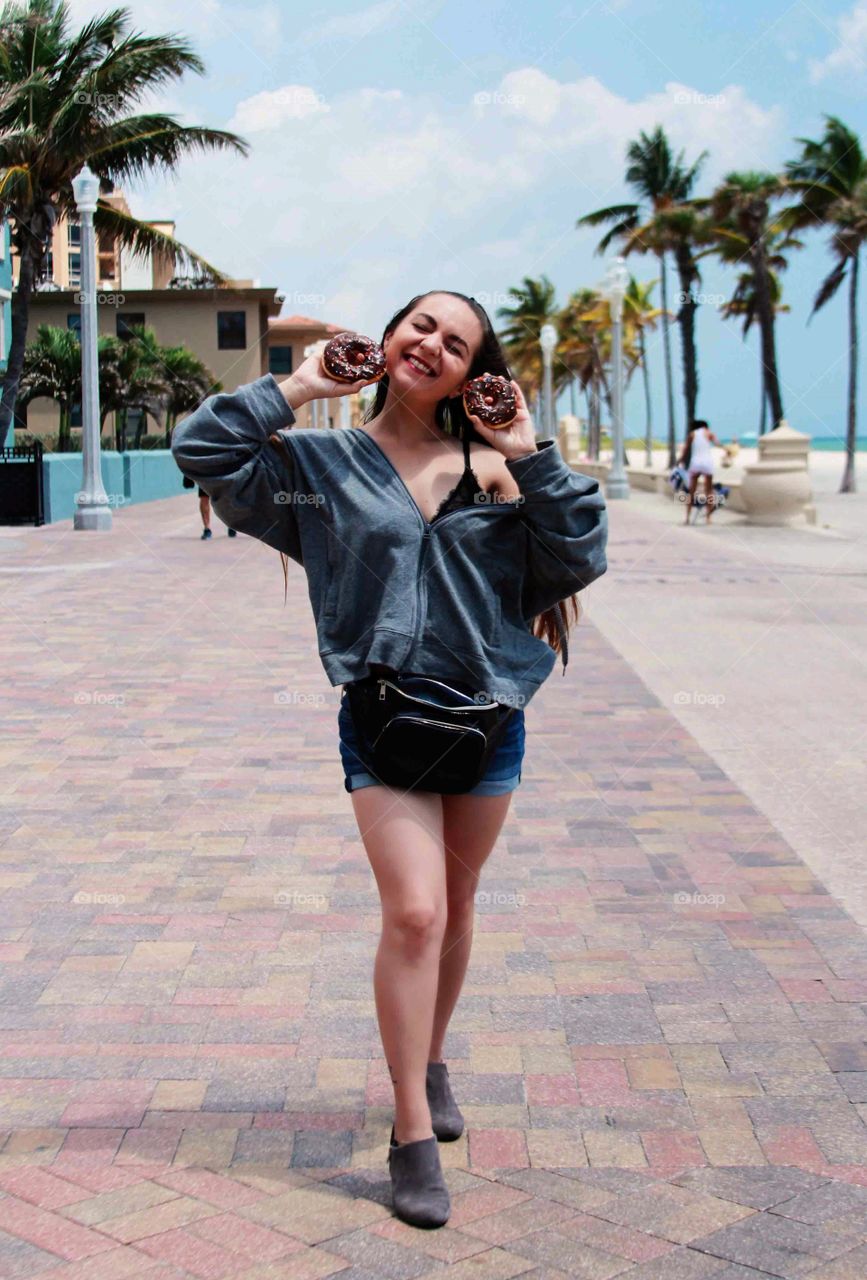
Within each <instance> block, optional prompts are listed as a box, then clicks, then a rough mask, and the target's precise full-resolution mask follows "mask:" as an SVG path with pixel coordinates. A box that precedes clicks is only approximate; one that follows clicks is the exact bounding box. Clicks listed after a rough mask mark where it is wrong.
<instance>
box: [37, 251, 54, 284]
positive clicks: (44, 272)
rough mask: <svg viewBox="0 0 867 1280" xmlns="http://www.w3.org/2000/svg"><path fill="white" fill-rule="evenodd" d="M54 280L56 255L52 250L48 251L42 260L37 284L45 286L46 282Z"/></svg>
mask: <svg viewBox="0 0 867 1280" xmlns="http://www.w3.org/2000/svg"><path fill="white" fill-rule="evenodd" d="M53 279H54V254H53V252H52V251H51V249H47V250H46V252H45V257H44V258H43V259H42V266H41V267H40V268H39V275H38V277H37V283H38V284H43V283H44V282H45V281H46V280H53Z"/></svg>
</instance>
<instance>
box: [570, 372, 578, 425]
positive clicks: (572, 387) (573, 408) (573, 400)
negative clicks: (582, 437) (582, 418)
mask: <svg viewBox="0 0 867 1280" xmlns="http://www.w3.org/2000/svg"><path fill="white" fill-rule="evenodd" d="M569 412H570V413H571V414H572V417H573V418H577V417H578V401H577V399H576V396H575V374H574V373H573V374H572V377H571V378H570V379H569Z"/></svg>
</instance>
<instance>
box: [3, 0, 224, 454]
mask: <svg viewBox="0 0 867 1280" xmlns="http://www.w3.org/2000/svg"><path fill="white" fill-rule="evenodd" d="M68 17H69V14H68V7H67V5H66V3H64V0H23V2H22V0H8V2H7V3H6V5H5V7H4V8H3V10H2V12H0V216H2V217H5V218H6V219H8V221H9V223H10V227H11V238H12V245H13V248H14V250H15V253H16V254H17V256H18V259H19V275H18V285H17V288H16V289H15V291H14V294H13V299H12V342H11V346H10V350H9V358H8V364H7V368H6V373H5V375H4V377H3V383H2V401H0V444H2V443H3V442H5V440H6V436H7V433H8V431H9V427H10V423H11V422H12V417H13V414H14V410H15V401H16V396H17V394H18V386H19V382H20V378H21V371H22V367H23V361H24V349H25V346H26V341H27V321H28V316H29V311H30V298H31V294H32V292H33V289H34V285H35V282H36V281H38V280H39V279H40V276H41V274H42V270H43V263H44V260H45V255H46V252H47V250H48V248H49V245H50V241H51V233H52V228H53V227H54V224H55V222H56V221H57V219H58V217H59V216H60V215H62V214H67V215H71V216H76V206H75V200H74V198H73V194H72V185H71V180H72V178H73V177H74V175H75V174H76V173H77V172H78V171H79V170H80V169H81V168H82V166H83V165H84V164H85V163H87V164H89V165H90V167H91V169H92V170H93V172H94V173H96V174H97V175H98V177H99V178H100V179H101V180H102V182H103V185H104V187H105V189H110V188H113V186H114V184H115V183H122V182H124V181H125V180H128V179H139V178H142V177H144V176H146V175H147V174H148V173H149V171H150V170H151V169H152V168H154V167H161V168H162V169H163V170H164V171H165V172H168V173H172V172H174V171H176V170H177V168H178V164H179V161H180V159H181V158H182V157H183V156H185V155H187V154H188V153H192V152H195V151H203V152H206V151H213V150H217V149H225V150H231V151H233V152H235V153H236V154H239V155H246V154H247V153H248V150H249V147H248V144H247V143H246V142H245V141H244V140H243V139H242V138H239V137H238V136H236V135H235V134H233V133H227V132H225V131H223V130H220V129H206V128H202V127H200V126H197V125H182V124H179V123H178V121H177V120H176V119H175V118H174V117H173V116H170V115H164V114H162V113H157V112H149V113H146V114H138V115H128V114H126V112H127V110H128V109H129V108H130V107H134V106H135V105H136V104H137V103H138V101H139V100H140V99H141V98H142V97H143V96H144V95H145V94H146V93H148V92H149V91H150V90H153V89H157V88H161V87H162V86H163V85H164V84H166V83H168V82H170V81H172V80H176V79H180V77H181V76H182V75H183V73H184V72H185V71H195V72H197V73H198V74H202V73H204V70H205V68H204V63H203V62H202V61H201V59H200V58H199V57H198V56H197V55H196V54H195V53H194V52H193V51H192V48H191V47H190V46H189V45H188V43H187V42H186V41H185V40H183V39H181V38H179V37H177V36H175V35H162V36H144V35H139V34H130V32H129V30H128V28H129V25H130V21H131V11H130V10H128V9H113V10H111V12H109V13H105V14H103V15H102V16H101V17H97V18H93V19H91V20H90V21H89V22H87V23H86V25H85V26H84V27H82V29H81V30H80V31H79V32H77V33H72V32H70V30H69V25H68ZM93 223H94V228H95V231H96V234H97V235H98V236H99V237H100V238H101V239H102V241H103V242H106V241H108V242H111V241H114V242H116V243H119V244H120V245H121V246H122V247H123V248H125V249H127V250H129V251H130V252H132V253H133V254H136V255H139V256H142V257H146V256H150V255H153V254H161V253H162V254H165V255H167V256H168V258H169V259H170V260H171V261H172V262H173V263H174V265H175V266H176V267H179V268H181V269H184V270H187V269H190V268H195V269H196V270H198V271H199V272H200V274H202V275H204V276H205V277H206V278H207V279H209V280H212V281H214V282H215V283H219V282H222V281H223V280H224V279H225V277H224V276H223V275H222V274H221V273H220V272H219V271H218V270H217V268H216V267H214V266H212V265H211V264H210V263H209V262H206V261H205V260H204V259H203V258H200V257H199V256H198V254H196V253H194V252H193V250H192V249H189V248H188V247H187V246H186V245H184V244H182V243H181V242H180V241H178V240H175V239H174V238H173V237H171V236H168V235H166V234H164V233H163V232H161V231H158V230H157V229H156V228H155V227H152V226H150V225H149V224H148V223H146V222H139V220H138V219H137V218H133V217H132V216H131V215H129V214H125V213H123V212H121V211H120V210H119V209H114V208H112V207H111V206H110V205H109V204H107V203H105V202H104V201H103V200H102V199H100V201H99V202H98V205H97V209H96V212H95V213H94V216H93Z"/></svg>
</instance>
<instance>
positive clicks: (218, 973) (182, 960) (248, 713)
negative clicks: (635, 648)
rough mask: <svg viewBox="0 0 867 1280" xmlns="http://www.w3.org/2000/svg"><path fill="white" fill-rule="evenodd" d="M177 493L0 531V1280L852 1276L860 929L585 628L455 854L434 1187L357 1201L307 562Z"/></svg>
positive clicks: (362, 1052) (354, 1066) (859, 1244)
mask: <svg viewBox="0 0 867 1280" xmlns="http://www.w3.org/2000/svg"><path fill="white" fill-rule="evenodd" d="M196 517H197V510H196V503H195V499H194V497H191V496H187V495H184V496H183V497H180V498H176V499H172V500H170V501H168V502H161V503H154V504H150V505H149V506H147V507H139V508H134V509H132V510H130V511H126V512H123V513H121V514H119V515H118V516H117V517H116V524H115V532H114V533H113V535H112V536H110V537H107V536H100V535H96V534H90V535H84V534H77V533H73V532H72V531H71V528H70V525H69V523H66V524H63V525H60V526H52V527H50V528H46V529H43V530H38V531H37V530H27V531H25V532H21V533H15V532H14V531H11V530H4V531H2V536H0V590H2V592H3V594H4V599H5V608H4V610H3V624H2V628H3V653H4V654H5V655H6V668H7V676H8V677H9V679H8V681H7V683H6V686H5V689H4V691H3V727H4V734H3V741H2V747H0V751H2V757H0V758H2V766H3V769H2V777H3V781H2V790H3V806H2V831H0V894H2V906H3V914H2V921H0V959H2V970H0V974H2V979H0V982H2V985H0V993H2V998H0V1028H2V1031H0V1042H2V1053H0V1130H2V1134H0V1276H2V1277H3V1278H4V1280H6V1278H7V1277H9V1278H12V1277H15V1278H18V1277H31V1276H38V1277H39V1278H40V1280H115V1278H117V1280H121V1278H123V1277H137V1276H143V1277H147V1280H170V1278H171V1280H175V1278H178V1280H181V1278H184V1277H202V1280H210V1278H211V1277H213V1278H215V1280H216V1278H217V1277H232V1278H233V1280H266V1278H267V1280H284V1278H290V1277H291V1278H293V1280H307V1278H310V1280H313V1278H315V1277H322V1276H329V1275H334V1274H340V1275H341V1276H342V1277H343V1278H344V1280H368V1278H373V1277H408V1278H415V1277H422V1276H433V1275H439V1274H442V1275H446V1274H447V1275H448V1276H449V1277H450V1278H452V1280H464V1277H477V1278H478V1280H506V1278H508V1277H512V1276H526V1277H533V1278H534V1280H543V1278H545V1280H554V1278H555V1277H570V1276H571V1277H575V1276H577V1277H585V1278H586V1280H607V1278H608V1277H612V1276H624V1277H628V1278H629V1280H703V1278H704V1277H714V1280H748V1277H752V1278H753V1280H760V1277H763V1276H768V1275H770V1276H777V1277H790V1276H791V1277H795V1276H797V1277H801V1276H810V1277H812V1278H813V1280H863V1276H864V1275H865V1274H867V1243H865V1242H867V1135H865V1128H864V1123H863V1114H864V1111H865V1105H864V1104H867V1044H865V1036H864V1029H865V1019H864V1011H863V1002H864V1000H865V997H867V980H865V973H867V964H865V960H867V951H865V947H864V940H863V936H862V934H861V931H860V930H859V929H858V928H857V927H856V926H855V925H854V924H853V922H852V921H851V920H850V919H849V917H848V916H847V915H846V914H845V913H844V912H843V911H842V909H841V908H839V907H838V906H837V905H836V903H835V901H834V900H833V899H832V898H831V897H830V896H829V895H828V894H827V893H826V892H825V890H824V889H823V886H822V885H821V884H820V883H817V882H816V880H815V879H814V878H813V877H812V875H811V874H810V873H809V871H808V870H807V869H806V868H805V866H804V865H803V864H802V863H801V862H800V861H799V860H798V859H797V857H795V855H794V854H793V853H792V851H791V849H790V848H789V847H788V846H787V845H786V844H785V842H784V841H783V840H782V839H781V838H780V836H779V835H778V834H777V832H776V831H775V830H774V829H773V828H772V827H771V826H770V825H769V824H768V822H767V821H766V820H765V819H764V818H763V817H762V815H761V813H759V812H758V811H757V810H756V809H755V808H754V807H753V806H752V805H751V804H750V803H749V802H748V801H747V800H746V799H745V798H744V796H743V795H742V794H741V793H740V792H739V791H738V790H737V788H736V787H735V786H734V785H733V784H732V783H731V782H730V781H729V780H728V778H727V777H726V776H725V775H724V774H723V773H722V772H721V771H720V770H719V768H717V767H716V766H715V765H714V764H713V762H712V761H711V760H710V758H709V757H708V756H707V755H706V754H705V753H704V752H702V751H701V750H700V749H699V748H698V746H697V744H696V743H695V741H694V740H693V739H692V738H691V737H690V736H689V735H688V733H687V732H686V731H685V729H683V728H682V727H681V726H680V724H679V723H678V722H677V721H676V720H675V719H674V718H673V716H672V715H671V714H670V712H669V711H668V710H667V709H666V708H664V707H663V706H662V705H661V704H660V703H659V702H658V701H657V700H656V698H655V697H654V696H652V695H651V694H650V693H649V692H648V690H647V688H646V687H645V686H644V685H643V684H642V683H641V682H640V681H639V679H638V678H637V677H636V675H635V674H634V672H633V671H632V669H631V668H630V667H629V666H628V664H627V663H625V662H624V661H623V660H622V659H621V658H620V657H619V656H618V655H617V653H616V652H615V651H614V650H613V649H612V648H611V647H610V645H609V644H608V643H607V642H606V641H604V640H603V639H602V637H601V636H600V634H599V633H598V632H597V631H595V630H594V629H593V627H592V626H590V625H589V624H587V625H584V626H583V627H582V629H581V630H580V632H579V633H578V634H577V635H576V636H575V639H574V643H573V646H572V657H571V662H570V666H569V670H568V672H567V676H566V678H565V679H563V678H562V677H561V676H560V675H559V673H558V672H555V674H554V675H552V677H551V678H550V680H549V681H548V682H547V684H546V685H545V687H544V688H543V690H542V691H541V693H540V694H539V695H537V697H536V698H535V699H534V700H533V702H532V703H531V705H530V707H529V708H528V712H527V724H528V747H527V756H526V760H525V766H524V782H523V784H522V786H521V788H520V789H519V791H518V792H517V794H516V798H515V801H514V802H513V807H512V811H511V813H510V816H509V819H508V820H507V824H506V827H505V829H504V831H503V834H502V836H501V838H500V840H499V842H498V846H497V848H496V850H495V852H494V854H493V855H492V858H491V860H490V862H489V864H488V867H487V868H486V874H485V876H484V877H483V881H482V886H481V895H480V903H479V914H478V927H477V931H476V938H475V944H474V952H473V959H472V964H471V970H470V974H469V977H468V981H467V985H466V988H465V991H464V995H463V997H462V1000H461V1003H460V1005H459V1008H458V1011H457V1014H456V1016H455V1019H454V1022H453V1031H452V1034H451V1038H450V1042H449V1045H448V1056H449V1061H450V1066H451V1071H452V1076H453V1082H454V1086H455V1092H456V1095H457V1097H458V1100H459V1101H460V1103H461V1104H462V1106H463V1109H464V1113H465V1115H466V1119H467V1124H468V1131H467V1134H465V1135H464V1137H463V1138H462V1139H461V1140H460V1141H459V1142H457V1143H454V1144H452V1145H449V1146H444V1147H442V1148H441V1150H442V1154H443V1158H444V1163H446V1164H447V1166H448V1174H447V1176H448V1180H449V1184H450V1188H451V1192H452V1199H453V1206H454V1211H453V1215H452V1218H451V1221H450V1223H449V1226H448V1227H446V1228H443V1229H441V1230H439V1231H434V1232H423V1231H417V1230H414V1229H412V1228H410V1227H406V1226H405V1225H404V1224H402V1223H400V1222H398V1221H397V1220H396V1219H394V1218H393V1217H392V1215H391V1211H390V1208H389V1184H388V1176H387V1170H386V1166H385V1154H386V1147H387V1140H388V1133H389V1127H390V1122H391V1113H390V1108H389V1087H388V1081H387V1075H386V1072H385V1068H384V1064H383V1062H382V1057H381V1048H380V1044H379V1038H378V1032H377V1028H376V1020H375V1015H374V1008H373V999H372V992H371V985H370V983H371V963H372V955H373V949H374V946H375V941H376V936H377V930H378V899H377V896H376V892H375V886H374V884H373V880H372V876H371V874H370V872H369V869H368V866H367V862H366V859H365V856H364V852H363V849H362V846H361V842H360V839H359V837H358V833H357V829H356V827H355V823H354V819H353V815H352V809H351V804H350V800H349V797H348V795H347V794H346V792H345V791H344V790H343V787H342V774H341V771H340V765H339V760H338V755H337V737H336V717H337V706H338V693H339V691H338V690H331V689H330V688H329V686H328V685H327V682H326V681H325V678H324V675H323V674H322V672H321V668H320V666H319V661H318V658H317V655H316V650H315V644H314V633H313V626H312V620H311V617H310V609H309V604H308V602H307V599H306V592H305V587H304V580H303V577H302V575H301V572H300V570H298V569H297V568H294V567H293V576H292V578H290V593H289V603H288V606H287V607H286V608H284V606H283V578H282V571H281V568H280V562H279V558H278V557H277V555H276V553H274V552H272V551H269V550H268V549H267V548H265V547H263V546H261V545H260V544H258V543H256V542H253V541H251V540H250V539H247V538H240V537H239V538H237V539H232V540H230V539H228V538H227V537H226V536H225V531H224V529H223V527H222V526H221V525H220V524H219V522H216V521H215V525H214V527H215V531H216V533H215V537H214V539H213V540H212V541H211V542H210V543H206V544H202V543H200V542H199V541H198V540H197V537H196ZM617 563H618V553H617V547H616V536H615V537H614V539H613V550H612V560H611V571H612V572H614V573H616V571H617ZM61 565H62V566H63V569H62V570H61V569H60V566H61Z"/></svg>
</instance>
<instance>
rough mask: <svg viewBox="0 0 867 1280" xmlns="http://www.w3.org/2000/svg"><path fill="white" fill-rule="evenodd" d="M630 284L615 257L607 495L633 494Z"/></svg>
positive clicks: (608, 282)
mask: <svg viewBox="0 0 867 1280" xmlns="http://www.w3.org/2000/svg"><path fill="white" fill-rule="evenodd" d="M628 285H629V272H628V270H627V269H626V263H625V262H624V261H623V259H622V258H615V259H614V262H613V263H612V264H611V267H610V268H609V270H608V274H607V276H606V277H605V287H604V293H605V297H606V298H607V299H608V307H609V310H610V312H611V338H612V341H611V364H612V387H611V444H612V448H613V450H614V452H613V455H612V458H611V467H610V469H609V471H608V479H607V481H606V484H605V496H606V497H607V498H628V497H629V477H628V476H627V474H626V468H625V467H624V465H623V299H624V298H625V297H626V290H627V287H628Z"/></svg>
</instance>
